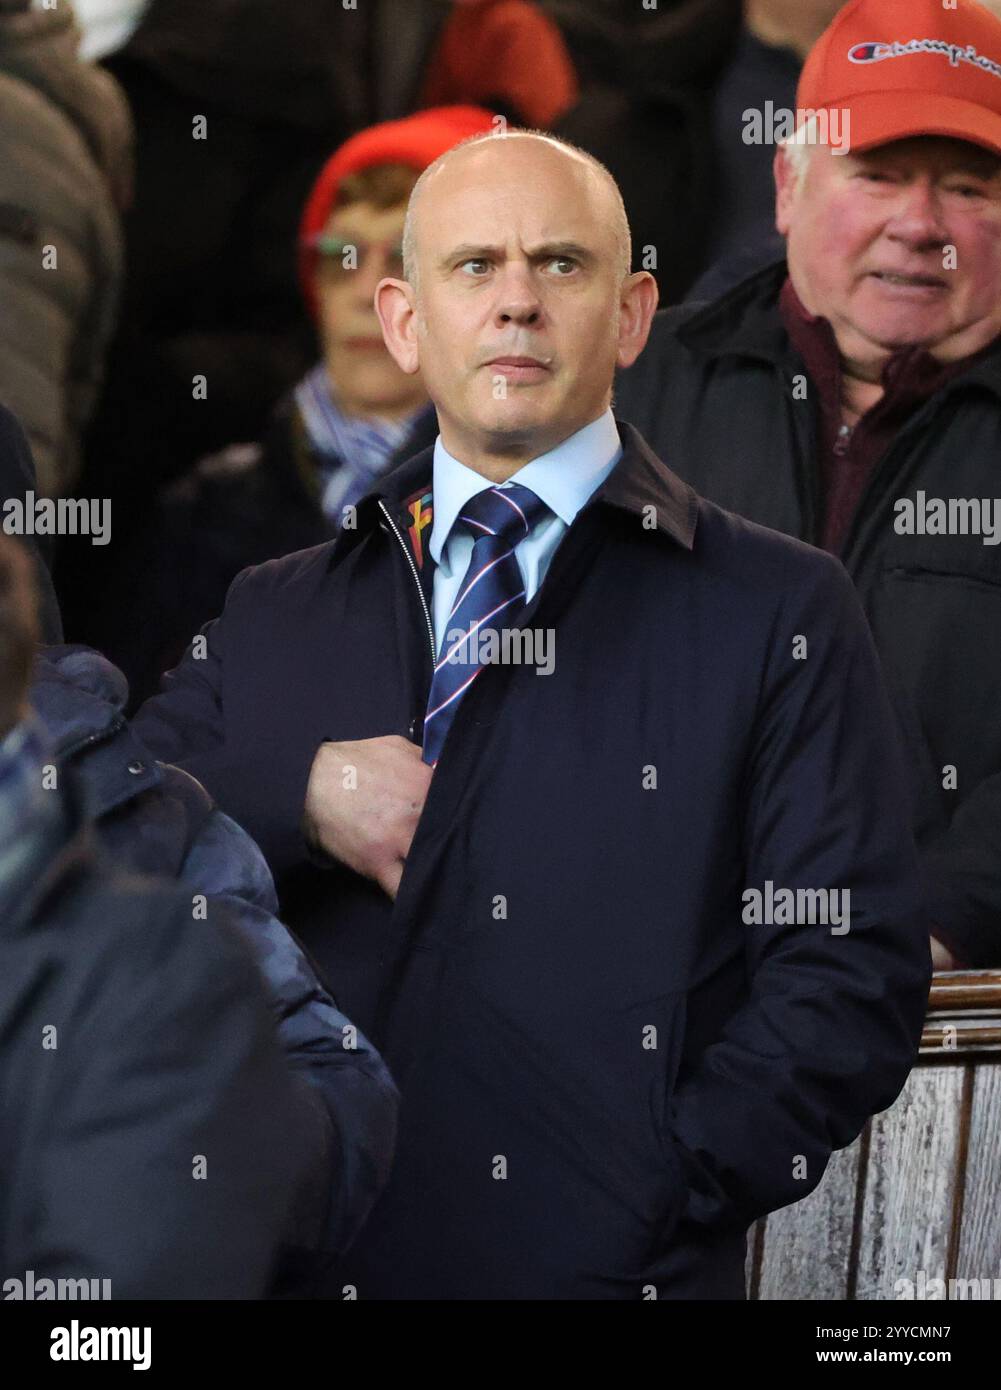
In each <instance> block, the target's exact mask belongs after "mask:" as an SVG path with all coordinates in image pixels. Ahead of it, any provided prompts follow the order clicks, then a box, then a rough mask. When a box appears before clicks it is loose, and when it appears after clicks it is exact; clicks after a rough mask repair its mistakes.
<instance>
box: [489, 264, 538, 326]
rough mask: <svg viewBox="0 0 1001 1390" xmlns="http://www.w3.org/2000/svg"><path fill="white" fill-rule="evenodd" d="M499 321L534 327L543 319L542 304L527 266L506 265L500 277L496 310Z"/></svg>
mask: <svg viewBox="0 0 1001 1390" xmlns="http://www.w3.org/2000/svg"><path fill="white" fill-rule="evenodd" d="M496 316H497V322H498V323H518V324H523V325H525V326H526V327H532V326H533V325H534V324H537V323H539V322H540V321H541V319H542V305H541V303H540V301H539V295H538V292H537V290H536V288H535V286H534V284H533V283H532V276H531V272H530V271H529V270H528V267H527V266H522V265H517V264H512V265H509V266H506V267H505V270H504V273H503V275H502V276H501V278H500V285H499V293H498V297H497V310H496Z"/></svg>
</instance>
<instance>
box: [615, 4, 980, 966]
mask: <svg viewBox="0 0 1001 1390" xmlns="http://www.w3.org/2000/svg"><path fill="white" fill-rule="evenodd" d="M797 106H798V108H799V113H798V114H799V126H798V130H797V134H796V135H795V136H794V137H793V138H792V139H791V140H789V141H788V142H787V143H786V144H785V145H784V146H782V147H780V148H779V150H778V152H777V155H776V160H775V176H776V183H777V190H778V195H777V219H776V220H777V226H778V229H779V231H780V232H781V233H782V235H783V236H784V237H785V239H786V255H785V257H783V258H782V259H781V260H780V261H778V262H773V263H771V264H768V265H766V266H765V267H764V268H762V269H759V270H758V271H756V272H755V273H754V274H752V275H751V276H750V277H749V278H746V279H744V280H743V281H742V282H741V283H740V284H739V285H738V286H737V287H736V288H733V289H731V290H730V291H729V292H728V293H727V294H726V295H725V296H724V297H722V298H720V299H719V300H717V301H716V302H715V303H712V304H710V305H709V306H705V305H686V306H684V307H682V308H680V309H671V310H668V311H666V312H665V313H663V314H660V315H658V317H657V319H656V320H655V324H654V329H653V333H652V336H651V340H650V344H649V346H648V347H647V349H646V351H645V353H644V354H643V356H642V357H641V359H640V361H639V363H638V364H637V366H635V367H634V368H632V369H631V370H630V371H628V372H625V373H623V375H622V377H621V380H620V382H619V387H618V395H617V402H618V408H619V411H620V413H621V414H622V415H623V416H624V417H625V418H627V419H629V420H631V421H632V422H633V423H634V424H636V425H637V426H639V427H640V428H641V429H642V430H643V432H644V434H645V436H646V437H647V438H648V439H649V440H651V442H652V443H653V445H654V447H655V448H656V450H657V452H658V453H659V454H661V455H662V456H663V457H665V458H669V459H671V460H672V461H673V465H674V466H675V467H677V468H678V469H679V470H680V471H681V472H682V473H684V474H685V476H686V477H687V478H688V479H689V480H690V481H691V482H692V483H693V484H694V485H695V486H696V487H697V488H698V489H699V490H700V491H703V492H705V493H707V494H708V495H709V496H710V497H711V498H713V500H714V501H716V502H718V503H720V504H722V505H723V506H725V507H728V508H731V509H733V510H734V511H738V512H742V513H743V514H744V515H746V516H749V517H751V518H752V519H753V520H755V521H758V522H762V523H764V524H765V525H768V526H771V527H774V528H776V529H779V530H783V531H786V532H789V533H791V534H792V535H795V536H798V537H799V538H801V539H803V540H806V541H810V542H812V543H813V544H815V545H821V546H823V547H825V548H826V549H827V550H829V551H831V552H832V553H834V554H836V555H838V556H839V557H840V558H841V560H842V562H843V563H844V565H845V567H846V568H847V570H848V572H849V574H850V575H851V576H852V578H853V579H854V581H855V584H856V586H857V588H858V592H859V595H860V597H861V598H862V600H863V603H864V606H865V608H866V612H867V615H868V617H869V621H870V624H871V626H872V629H873V633H874V635H875V638H876V643H877V647H878V649H879V652H880V656H881V658H882V662H883V667H884V671H885V673H886V676H887V678H888V680H889V684H890V688H891V691H892V694H893V699H894V704H895V710H896V715H897V722H898V726H899V729H900V732H901V734H902V735H903V739H904V741H905V744H906V746H907V749H908V753H909V762H910V772H911V790H912V797H913V824H914V829H915V834H916V837H917V840H918V844H919V847H920V848H921V850H922V856H923V862H924V868H925V872H926V888H927V899H928V902H929V905H930V908H931V912H930V915H931V918H932V921H933V923H934V926H933V941H932V950H933V959H934V960H935V963H936V965H937V966H938V967H939V968H940V969H941V968H944V969H949V968H955V967H956V966H963V965H968V966H995V965H998V964H1001V721H999V720H998V717H997V711H998V705H999V701H1001V642H999V641H998V633H999V631H1001V551H999V549H998V546H999V543H1001V495H999V494H1001V486H999V482H998V479H999V473H998V461H999V459H1001V23H999V21H998V19H997V18H995V16H994V15H993V14H992V13H991V12H990V11H989V10H988V9H986V8H985V7H983V6H982V5H980V4H977V3H974V0H955V4H942V3H941V0H853V3H851V4H848V5H845V6H844V7H843V8H842V9H841V10H840V11H839V13H838V15H837V16H836V17H835V19H834V21H833V23H832V24H831V25H830V27H829V28H828V29H827V30H826V31H825V33H824V34H823V35H822V37H821V38H820V39H819V41H818V42H817V44H816V45H815V47H814V48H813V50H812V51H811V53H810V55H809V58H808V60H807V63H806V65H805V67H804V69H803V74H802V78H801V81H800V85H799V91H798V94H797ZM835 130H836V131H837V132H838V135H839V143H838V144H836V143H835V141H834V139H833V138H832V132H833V131H835ZM825 131H826V133H827V136H828V137H829V138H828V141H827V143H825V138H824V137H825ZM845 135H847V140H844V139H843V137H844V136H845ZM734 421H739V436H737V437H736V438H735V436H734V430H733V422H734ZM833 775H835V770H834V769H832V776H833Z"/></svg>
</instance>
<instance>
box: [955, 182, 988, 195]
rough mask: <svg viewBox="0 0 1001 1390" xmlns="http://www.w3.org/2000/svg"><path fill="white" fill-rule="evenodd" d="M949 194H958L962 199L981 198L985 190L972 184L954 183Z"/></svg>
mask: <svg viewBox="0 0 1001 1390" xmlns="http://www.w3.org/2000/svg"><path fill="white" fill-rule="evenodd" d="M948 192H950V193H958V194H959V196H960V197H961V198H979V197H981V195H982V194H983V189H982V188H978V187H977V186H976V184H972V183H954V184H953V185H952V187H951V188H950V189H949V190H948Z"/></svg>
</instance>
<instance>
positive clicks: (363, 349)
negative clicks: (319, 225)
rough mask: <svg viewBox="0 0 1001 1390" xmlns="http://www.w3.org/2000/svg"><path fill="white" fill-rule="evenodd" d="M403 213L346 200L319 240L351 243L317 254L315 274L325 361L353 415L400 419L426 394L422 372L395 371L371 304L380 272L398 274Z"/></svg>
mask: <svg viewBox="0 0 1001 1390" xmlns="http://www.w3.org/2000/svg"><path fill="white" fill-rule="evenodd" d="M405 213H406V206H405V205H404V204H401V205H400V206H398V207H395V208H388V209H380V208H377V207H374V206H373V205H372V204H371V203H351V204H349V206H348V207H346V208H344V209H343V210H340V211H335V212H334V213H333V215H332V216H331V217H330V219H329V221H328V222H327V225H326V226H325V227H324V231H323V235H324V237H325V238H330V239H331V240H332V241H333V242H336V243H338V244H342V245H344V246H345V248H352V247H353V248H354V253H353V254H352V253H351V251H350V250H348V252H347V256H345V254H343V253H342V252H340V251H338V250H336V249H331V250H328V252H327V253H326V254H321V255H320V257H319V260H318V265H317V273H316V295H317V301H318V303H319V307H320V336H321V339H322V342H323V353H324V359H325V361H326V365H327V371H328V373H329V375H330V379H331V381H332V382H333V384H334V388H335V390H336V392H337V396H338V400H339V401H340V403H341V405H342V407H343V408H344V409H345V410H346V411H347V412H348V413H349V414H351V415H357V416H362V417H365V416H373V415H374V416H380V415H381V416H386V417H389V418H393V417H396V416H405V415H408V414H410V413H411V412H412V411H414V410H416V409H417V408H418V407H419V406H421V405H422V404H423V403H424V402H425V400H426V399H427V393H426V392H425V390H424V384H423V381H422V380H421V378H420V376H408V375H407V374H406V373H405V372H402V371H400V369H399V367H398V366H397V365H396V363H395V362H394V361H393V359H392V357H390V355H389V353H388V352H387V351H386V345H385V343H384V342H383V338H382V330H381V328H380V327H379V320H378V318H377V316H376V313H375V308H374V307H373V303H372V296H373V294H374V293H375V287H376V285H377V284H378V283H379V281H380V280H381V279H382V277H383V276H384V275H400V274H402V269H403V267H402V261H401V258H400V252H399V247H400V239H401V238H402V236H403V219H404V215H405ZM345 260H347V262H348V265H347V266H346V265H345ZM352 260H354V261H355V262H356V264H355V266H354V268H353V269H352V268H350V265H351V262H352Z"/></svg>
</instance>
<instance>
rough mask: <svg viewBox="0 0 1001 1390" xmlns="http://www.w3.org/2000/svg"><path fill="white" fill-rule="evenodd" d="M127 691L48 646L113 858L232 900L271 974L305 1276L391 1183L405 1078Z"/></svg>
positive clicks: (48, 701) (55, 740)
mask: <svg viewBox="0 0 1001 1390" xmlns="http://www.w3.org/2000/svg"><path fill="white" fill-rule="evenodd" d="M127 695H128V689H127V685H126V682H125V679H124V677H123V676H122V674H121V672H120V671H118V670H116V669H115V667H114V666H112V665H111V663H110V662H108V661H106V660H105V659H104V657H102V656H101V655H100V654H99V653H97V652H94V651H91V650H90V649H89V648H87V647H72V646H70V647H48V648H45V649H43V651H42V652H41V653H40V654H39V656H38V658H37V660H36V664H35V676H34V680H33V683H32V687H31V692H30V698H31V703H32V705H33V706H34V708H35V710H36V712H37V713H38V714H39V715H40V717H41V719H42V722H43V724H44V726H45V728H46V730H47V732H48V734H49V736H50V738H51V739H52V755H53V759H54V762H55V764H56V766H57V768H58V769H59V770H60V771H61V772H62V771H63V770H66V771H67V772H69V773H71V774H73V775H75V776H76V777H77V778H78V779H79V783H80V787H81V795H82V796H83V798H84V800H85V806H86V811H87V813H88V815H89V816H91V817H92V818H93V820H94V824H95V829H96V832H97V837H98V840H99V842H100V844H101V846H102V848H103V849H104V850H105V851H106V853H107V855H108V857H109V858H110V859H111V860H112V861H113V862H114V863H115V864H116V865H117V866H118V867H119V868H123V869H128V870H130V871H132V872H134V873H142V874H149V875H156V876H158V877H166V878H170V879H173V880H175V881H177V882H179V883H180V884H184V885H186V886H187V888H188V890H189V898H188V900H189V911H190V912H191V914H192V915H193V916H194V917H195V918H196V920H197V918H198V916H199V913H198V912H196V910H195V908H194V907H192V906H191V902H192V898H193V896H194V895H196V894H197V895H201V896H202V897H203V898H204V899H205V900H206V904H205V907H204V908H202V909H201V915H207V910H208V903H207V900H209V899H211V900H212V902H213V904H215V903H219V902H224V903H225V904H226V905H227V908H228V914H229V919H230V921H231V922H232V924H233V926H234V927H235V928H237V929H238V930H239V932H240V933H241V935H242V936H243V937H244V939H245V941H246V942H247V944H248V945H249V947H250V949H251V951H252V953H253V956H254V958H255V960H256V961H257V964H258V966H259V968H260V970H261V972H262V974H263V976H264V979H265V982H266V984H267V986H268V994H269V997H270V1002H271V1008H272V1014H273V1017H274V1021H275V1025H276V1027H277V1030H278V1035H279V1038H280V1041H281V1043H282V1045H283V1047H284V1050H285V1056H286V1059H287V1061H288V1062H289V1064H290V1066H291V1067H292V1068H293V1070H294V1071H295V1072H296V1074H297V1076H298V1077H300V1078H302V1080H303V1081H304V1082H307V1083H308V1089H306V1090H304V1091H302V1093H301V1100H302V1107H303V1110H304V1121H305V1125H304V1129H305V1132H306V1133H307V1134H309V1136H310V1140H311V1147H312V1154H313V1157H312V1164H311V1172H309V1173H308V1174H307V1177H306V1178H305V1180H303V1181H302V1182H301V1183H300V1192H299V1194H298V1205H297V1208H296V1211H295V1213H294V1218H293V1221H292V1223H291V1226H290V1229H289V1232H288V1243H289V1247H290V1248H289V1250H288V1251H287V1252H286V1259H285V1262H284V1265H283V1269H282V1272H281V1273H282V1278H283V1280H286V1281H293V1280H294V1281H295V1282H296V1283H299V1282H300V1281H301V1280H302V1279H308V1278H309V1277H310V1274H311V1270H312V1269H313V1267H314V1266H315V1264H316V1258H315V1257H317V1256H326V1255H330V1254H331V1253H335V1252H337V1251H340V1250H341V1249H343V1247H344V1246H345V1245H346V1244H348V1243H349V1242H350V1240H351V1238H352V1237H353V1236H354V1234H355V1232H356V1231H357V1229H358V1227H359V1226H360V1225H361V1223H362V1222H363V1220H364V1219H365V1216H366V1215H367V1213H368V1211H369V1209H370V1208H371V1206H372V1203H373V1201H374V1200H375V1198H376V1196H377V1195H378V1193H379V1191H380V1190H381V1188H382V1186H383V1185H384V1183H385V1181H386V1178H387V1176H388V1173H389V1165H390V1160H391V1157H392V1152H393V1143H394V1137H395V1128H396V1112H397V1105H398V1095H397V1091H396V1087H395V1085H394V1084H393V1081H392V1078H391V1077H390V1075H389V1072H388V1070H387V1069H386V1066H385V1063H384V1062H383V1060H382V1058H381V1057H380V1056H379V1054H378V1052H377V1051H376V1050H375V1048H373V1047H372V1045H371V1044H370V1043H369V1042H368V1041H367V1040H366V1038H365V1037H364V1036H363V1035H362V1034H360V1033H358V1032H357V1030H356V1029H355V1028H354V1025H353V1024H352V1023H351V1022H350V1021H349V1020H348V1019H347V1018H345V1016H344V1015H343V1014H342V1013H341V1012H340V1011H339V1010H338V1009H337V1007H336V1006H335V1004H334V1001H333V999H331V997H330V995H329V994H328V993H327V991H326V990H325V989H324V988H323V986H322V985H321V984H320V982H319V981H318V979H317V978H316V974H315V972H314V970H313V968H312V966H311V965H310V963H309V962H308V960H307V958H306V956H305V955H304V953H303V951H302V949H301V948H300V947H299V945H298V944H297V942H296V941H295V939H294V938H293V937H292V936H291V935H290V933H289V932H288V931H287V930H286V928H285V927H284V926H283V925H282V923H281V922H280V921H278V919H277V916H276V914H277V911H278V903H277V899H276V897H275V891H274V884H273V881H272V878H271V874H270V872H269V870H268V867H267V864H266V863H265V862H264V859H263V857H262V855H261V853H260V851H259V850H258V848H257V846H256V845H255V844H254V843H253V841H252V840H251V839H250V838H249V836H248V835H247V834H246V832H245V831H243V830H242V829H241V828H240V827H239V826H238V825H237V824H236V823H235V822H234V821H233V820H231V819H230V817H229V816H226V815H224V814H223V812H221V811H220V810H219V809H218V808H217V807H215V806H214V805H213V804H212V800H211V798H210V797H209V796H208V794H207V793H206V791H205V789H204V787H202V786H200V785H199V783H198V782H197V781H195V779H194V778H193V777H192V776H190V774H188V773H186V772H182V771H181V770H180V769H178V768H175V767H168V766H164V765H162V764H160V763H157V762H156V761H155V760H154V759H153V758H151V757H150V756H149V754H148V752H147V751H146V749H145V748H144V747H143V746H142V744H141V743H140V742H139V740H138V739H137V738H136V737H135V735H134V734H133V732H132V731H131V729H130V727H129V725H128V723H127V721H126V720H125V718H124V716H123V714H122V710H123V708H124V706H125V703H126V700H127ZM313 1100H318V1101H319V1104H318V1105H315V1104H311V1103H310V1102H311V1101H313ZM311 1250H312V1252H313V1254H312V1255H311V1254H310V1251H311ZM293 1262H294V1264H295V1269H294V1270H293Z"/></svg>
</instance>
